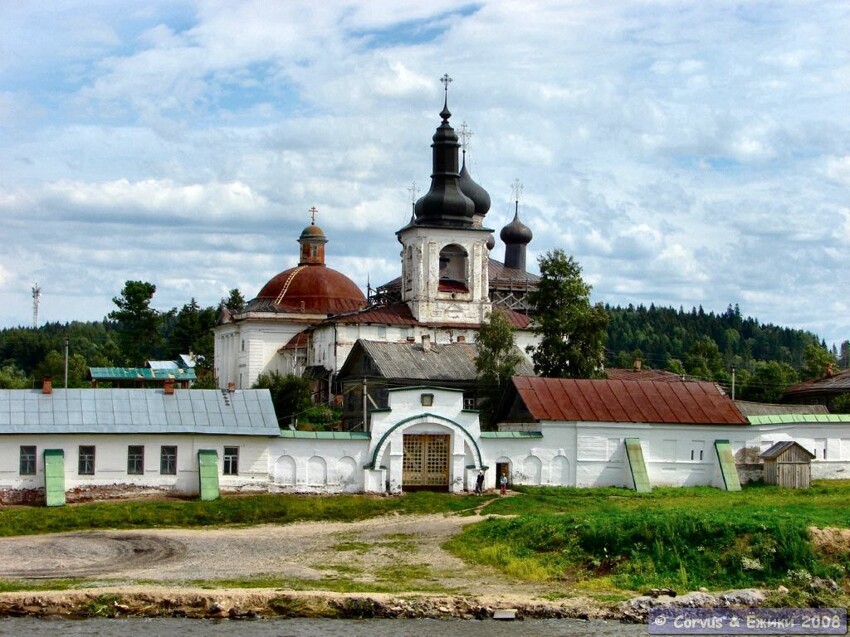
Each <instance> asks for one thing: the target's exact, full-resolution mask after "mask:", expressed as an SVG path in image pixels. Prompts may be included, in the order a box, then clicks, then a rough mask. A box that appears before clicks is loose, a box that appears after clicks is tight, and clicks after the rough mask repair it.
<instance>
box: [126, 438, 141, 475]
mask: <svg viewBox="0 0 850 637" xmlns="http://www.w3.org/2000/svg"><path fill="white" fill-rule="evenodd" d="M144 472H145V447H144V445H129V446H128V447H127V474H128V475H131V476H140V475H142V474H144Z"/></svg>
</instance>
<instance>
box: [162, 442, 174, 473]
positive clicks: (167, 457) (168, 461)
mask: <svg viewBox="0 0 850 637" xmlns="http://www.w3.org/2000/svg"><path fill="white" fill-rule="evenodd" d="M159 472H160V473H161V474H162V475H164V476H173V475H177V447H176V446H175V445H162V447H160V451H159Z"/></svg>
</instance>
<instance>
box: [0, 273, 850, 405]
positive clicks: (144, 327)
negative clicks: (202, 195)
mask: <svg viewBox="0 0 850 637" xmlns="http://www.w3.org/2000/svg"><path fill="white" fill-rule="evenodd" d="M155 292H156V287H155V286H154V285H153V284H150V283H145V282H142V281H127V283H126V285H125V287H124V289H123V290H122V291H121V293H120V294H119V295H118V296H116V297H115V298H114V299H113V302H114V303H115V306H116V309H115V310H114V311H113V312H111V313H110V314H109V315H108V316H107V317H105V318H104V319H103V320H101V321H91V322H78V321H74V322H69V323H64V324H62V323H46V324H44V325H40V326H39V327H37V328H33V327H16V328H5V329H2V330H0V388H25V387H34V386H36V385H37V384H38V383H39V382H40V380H41V378H43V377H45V376H52V377H53V378H54V379H57V380H58V381H59V382H57V385H58V386H62V384H63V383H64V377H65V376H64V375H65V351H66V345H67V352H68V380H67V383H68V386H69V387H85V386H88V384H89V381H88V379H87V374H88V368H89V367H111V366H143V365H144V364H145V362H146V361H147V360H174V359H175V358H176V357H177V356H178V355H179V354H188V353H193V354H195V355H197V367H196V372H197V374H198V377H199V379H200V380H199V382H198V383H197V384H196V386H198V387H214V386H215V379H214V378H212V364H213V335H212V331H211V330H212V328H213V327H214V325H215V323H216V320H217V319H218V316H219V314H220V312H221V310H222V308H225V307H226V308H228V309H230V310H239V309H241V308H242V307H243V306H244V298H243V297H242V295H241V293H240V292H239V290H237V289H234V290H231V291H230V294H229V296H228V297H227V298H223V299H221V302H220V303H219V304H218V305H217V306H209V307H201V306H199V305H198V303H197V302H196V301H195V299H190V300H189V301H188V302H187V303H186V304H185V305H183V306H182V307H180V308H176V307H175V308H172V309H170V310H168V311H159V310H156V309H154V308H152V307H151V302H152V300H153V297H154V294H155ZM605 311H606V312H607V314H608V328H607V339H606V346H605V349H606V365H607V367H623V368H631V367H632V366H633V365H634V363H635V361H636V360H640V361H641V365H642V366H643V368H650V369H664V370H669V371H672V372H675V373H678V374H682V375H687V376H689V377H693V378H699V379H705V380H712V381H716V382H718V383H720V384H722V385H724V386H726V387H727V388H728V389H730V390H731V385H732V382H733V376H734V380H735V385H736V398H741V399H746V400H755V401H763V402H776V401H778V400H779V399H780V398H781V396H782V392H783V391H784V390H785V388H786V387H788V386H789V385H792V384H794V383H797V382H800V381H802V380H808V379H811V378H819V377H821V376H823V375H824V374H825V373H826V372H827V370H828V368H830V367H831V368H832V369H833V370H835V371H837V370H838V369H844V368H847V367H850V341H846V340H845V341H844V342H843V343H842V344H841V347H840V348H836V347H832V348H828V347H827V345H826V344H825V343H824V342H823V341H822V340H821V339H819V338H818V336H817V335H815V334H813V333H811V332H807V331H803V330H796V329H789V328H785V327H780V326H776V325H771V324H762V323H760V322H759V321H758V320H757V319H755V318H751V317H744V316H742V314H741V312H740V309H739V308H738V306H737V305H735V306H732V305H730V306H729V307H728V308H727V309H726V310H725V311H724V312H721V313H714V312H706V311H705V310H703V308H702V307H699V308H692V309H691V310H689V311H686V310H684V309H683V308H679V309H678V310H676V309H673V308H667V307H656V306H655V305H650V306H649V307H645V306H642V305H640V306H637V307H634V306H632V305H629V306H628V307H612V306H605Z"/></svg>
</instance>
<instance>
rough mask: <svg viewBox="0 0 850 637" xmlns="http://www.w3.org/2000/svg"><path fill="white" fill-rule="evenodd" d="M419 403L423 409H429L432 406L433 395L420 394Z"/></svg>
mask: <svg viewBox="0 0 850 637" xmlns="http://www.w3.org/2000/svg"><path fill="white" fill-rule="evenodd" d="M421 403H422V406H423V407H431V406H432V405H433V404H434V394H422V396H421Z"/></svg>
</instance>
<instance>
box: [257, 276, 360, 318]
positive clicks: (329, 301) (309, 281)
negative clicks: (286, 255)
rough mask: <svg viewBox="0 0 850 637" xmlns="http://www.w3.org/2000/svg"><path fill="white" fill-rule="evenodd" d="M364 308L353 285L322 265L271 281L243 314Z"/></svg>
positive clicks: (315, 311) (357, 289)
mask: <svg viewBox="0 0 850 637" xmlns="http://www.w3.org/2000/svg"><path fill="white" fill-rule="evenodd" d="M365 305H366V297H365V296H363V292H361V291H360V288H358V287H357V285H356V284H355V283H354V281H352V280H351V279H349V278H348V277H347V276H345V275H344V274H342V273H341V272H338V271H336V270H334V269H332V268H329V267H327V266H326V265H324V264H310V265H299V266H298V267H295V268H290V269H288V270H284V271H283V272H281V273H280V274H278V275H277V276H275V277H273V278H272V279H271V280H270V281H269V282H268V283H266V284H265V285H264V286H263V289H262V290H260V292H259V294H257V298H255V299H253V300H252V301H250V302H249V303H248V305H247V306H246V307H245V312H285V313H302V314H339V313H341V312H352V311H354V310H359V309H360V308H362V307H364V306H365Z"/></svg>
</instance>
